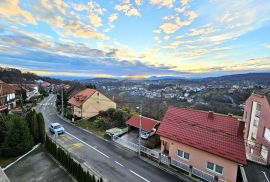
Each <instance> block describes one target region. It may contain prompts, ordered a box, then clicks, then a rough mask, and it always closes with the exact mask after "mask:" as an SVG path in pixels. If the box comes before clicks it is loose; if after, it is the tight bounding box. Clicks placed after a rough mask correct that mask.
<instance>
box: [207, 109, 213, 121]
mask: <svg viewBox="0 0 270 182" xmlns="http://www.w3.org/2000/svg"><path fill="white" fill-rule="evenodd" d="M208 119H214V112H213V111H209V112H208Z"/></svg>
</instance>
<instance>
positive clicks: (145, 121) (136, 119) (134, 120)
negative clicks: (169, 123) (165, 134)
mask: <svg viewBox="0 0 270 182" xmlns="http://www.w3.org/2000/svg"><path fill="white" fill-rule="evenodd" d="M127 124H129V125H131V126H134V127H136V128H140V116H139V115H133V116H132V117H131V118H130V119H129V120H128V121H127ZM157 124H159V121H157V120H154V119H151V118H147V117H144V116H142V130H144V131H147V132H150V131H151V130H152V129H153V128H154V127H155V126H156V125H157Z"/></svg>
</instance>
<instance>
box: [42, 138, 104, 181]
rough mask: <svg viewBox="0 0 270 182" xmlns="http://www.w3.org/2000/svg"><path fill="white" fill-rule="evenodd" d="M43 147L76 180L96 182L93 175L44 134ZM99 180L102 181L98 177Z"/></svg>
mask: <svg viewBox="0 0 270 182" xmlns="http://www.w3.org/2000/svg"><path fill="white" fill-rule="evenodd" d="M45 147H46V149H47V150H48V151H49V152H50V153H51V154H52V155H53V156H54V157H55V158H56V159H57V160H58V161H59V162H60V163H61V164H62V165H63V166H64V167H65V168H66V170H67V171H68V172H69V173H70V174H71V175H72V176H74V178H75V179H76V180H77V181H79V182H84V181H87V182H96V179H95V176H94V175H90V174H89V172H88V171H87V172H86V171H84V170H83V168H82V166H81V165H80V164H78V163H77V162H76V161H75V160H74V159H72V158H71V156H70V154H69V153H68V152H66V151H64V150H63V149H62V148H61V147H58V146H57V145H56V144H55V143H54V142H53V141H52V140H51V139H50V138H49V137H48V136H46V142H45ZM99 181H103V179H102V178H100V179H99Z"/></svg>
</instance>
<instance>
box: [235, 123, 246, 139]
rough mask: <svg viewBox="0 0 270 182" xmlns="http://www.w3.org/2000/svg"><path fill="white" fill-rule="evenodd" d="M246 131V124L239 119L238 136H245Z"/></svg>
mask: <svg viewBox="0 0 270 182" xmlns="http://www.w3.org/2000/svg"><path fill="white" fill-rule="evenodd" d="M244 129H245V122H244V121H243V120H241V119H238V129H237V136H238V137H243V136H244Z"/></svg>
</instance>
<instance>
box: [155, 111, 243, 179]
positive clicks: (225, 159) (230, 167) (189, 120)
mask: <svg viewBox="0 0 270 182" xmlns="http://www.w3.org/2000/svg"><path fill="white" fill-rule="evenodd" d="M243 130H244V123H243V122H241V121H238V119H236V118H234V117H233V116H228V115H221V114H215V113H213V112H204V111H197V110H194V109H188V108H176V107H169V108H168V110H167V112H166V114H165V116H164V118H163V120H162V122H161V124H160V127H159V129H158V131H157V134H158V135H160V140H161V152H162V155H167V156H169V157H170V159H171V162H174V163H175V162H177V163H179V164H181V165H184V166H187V167H186V169H187V170H188V171H189V173H190V174H192V175H195V176H198V177H201V178H203V179H204V180H207V181H220V182H221V181H232V182H235V181H236V178H237V172H238V166H239V165H243V164H246V155H245V145H244V138H243Z"/></svg>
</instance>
